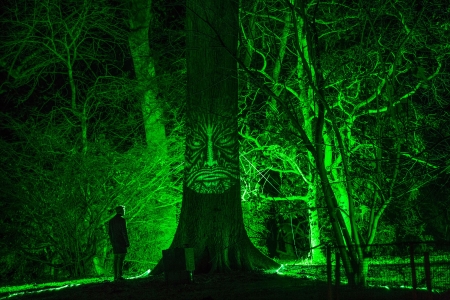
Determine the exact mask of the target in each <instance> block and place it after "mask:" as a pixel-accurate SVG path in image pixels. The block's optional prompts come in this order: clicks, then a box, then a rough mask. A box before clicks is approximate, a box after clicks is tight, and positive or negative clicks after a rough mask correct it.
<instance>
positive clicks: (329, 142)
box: [241, 1, 448, 284]
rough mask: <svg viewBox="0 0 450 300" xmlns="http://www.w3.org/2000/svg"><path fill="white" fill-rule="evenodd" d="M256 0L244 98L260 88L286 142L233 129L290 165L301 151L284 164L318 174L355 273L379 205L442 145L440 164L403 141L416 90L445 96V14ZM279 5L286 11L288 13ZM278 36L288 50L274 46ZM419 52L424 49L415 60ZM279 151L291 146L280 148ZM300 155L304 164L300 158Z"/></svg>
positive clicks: (400, 193) (411, 186)
mask: <svg viewBox="0 0 450 300" xmlns="http://www.w3.org/2000/svg"><path fill="white" fill-rule="evenodd" d="M265 4H266V8H265V9H261V11H258V9H256V10H253V11H251V10H249V11H248V12H247V13H248V15H249V16H257V20H256V21H252V22H256V23H257V24H258V25H259V26H256V28H258V30H259V31H257V32H256V33H252V34H249V35H248V36H250V37H257V39H255V38H253V40H249V41H248V42H247V43H246V44H245V47H246V51H247V52H248V53H250V54H245V56H244V58H243V60H242V61H241V66H242V68H243V69H244V70H245V72H246V74H247V77H248V78H249V81H250V83H251V84H255V88H254V89H253V91H254V92H253V93H254V95H252V94H251V93H252V91H251V90H250V92H247V95H248V96H249V98H250V97H251V98H250V99H256V95H257V94H258V93H260V92H261V91H262V92H264V93H265V94H266V96H267V97H268V98H269V99H268V100H267V103H268V104H269V105H270V109H271V110H274V111H276V112H277V113H275V114H274V115H276V116H278V118H275V120H276V121H277V122H283V121H285V120H289V123H288V124H289V125H288V126H285V125H284V124H283V123H278V124H283V125H281V126H279V127H278V128H277V127H272V128H273V129H272V130H271V131H272V132H274V131H275V132H279V133H280V132H283V134H286V139H285V140H286V142H287V143H286V144H285V145H289V146H290V147H292V149H289V150H288V148H287V147H286V146H281V147H280V145H277V144H273V141H274V138H273V136H271V135H270V134H268V133H264V134H259V135H258V133H257V132H256V131H254V130H252V129H250V130H243V131H242V133H243V136H244V137H245V138H246V139H247V140H248V141H249V144H254V145H255V146H254V148H253V149H252V150H259V151H261V152H264V151H265V153H266V154H267V153H269V151H270V150H275V151H276V154H270V156H271V158H272V159H273V160H272V163H271V164H272V166H276V165H277V164H278V165H283V164H282V163H278V162H281V161H283V162H284V165H283V168H279V170H280V171H284V170H286V171H289V169H290V168H287V166H288V165H289V164H291V162H292V161H294V162H295V161H296V160H297V161H301V162H303V164H300V169H298V168H294V169H295V170H300V171H301V172H299V173H302V174H310V175H309V176H311V175H316V176H319V178H320V182H321V187H322V191H321V193H322V195H323V196H324V198H325V200H326V203H327V206H328V214H329V217H330V218H329V221H330V222H331V224H332V227H333V232H334V238H335V243H336V244H337V245H338V246H340V248H341V254H342V257H343V260H344V264H345V268H346V271H347V275H348V277H349V281H350V282H355V283H357V284H363V283H364V276H365V272H366V271H367V269H366V268H365V261H364V258H365V256H366V253H365V252H369V251H371V250H370V244H371V243H373V242H374V240H375V237H376V232H377V228H378V226H380V220H381V217H382V216H383V213H384V212H385V210H386V209H387V207H388V206H389V205H390V203H392V202H393V201H398V200H400V199H402V198H403V197H405V194H408V193H410V192H413V191H414V190H415V189H416V188H417V187H419V186H422V185H425V184H427V182H429V181H431V180H434V179H435V178H436V176H438V174H440V173H442V172H443V171H444V170H445V160H446V159H447V157H446V156H442V154H443V152H441V154H440V157H441V158H440V159H439V163H438V164H430V160H428V159H423V158H421V157H423V156H424V155H426V156H428V155H429V154H431V153H430V152H429V151H432V149H433V147H430V148H429V149H426V148H425V147H423V148H421V149H420V150H419V151H416V152H413V149H414V147H415V146H414V145H415V144H416V143H415V142H414V141H413V140H411V138H412V137H413V136H415V137H416V141H417V140H419V141H420V140H421V139H420V138H419V139H417V138H418V131H419V129H420V128H419V127H417V125H418V123H417V121H418V120H420V119H422V117H421V116H420V115H419V114H417V112H418V108H419V107H421V106H423V104H422V101H420V100H419V99H418V97H422V95H424V94H429V93H428V91H429V90H430V88H429V86H430V85H431V84H433V86H434V88H433V89H431V90H434V91H436V93H434V94H429V96H430V98H432V99H435V100H436V102H434V105H438V106H441V107H445V106H446V105H447V104H445V101H443V98H445V96H444V95H445V94H446V92H445V90H444V89H442V88H441V87H442V86H443V84H442V83H443V82H445V81H446V79H445V78H446V75H445V72H443V71H442V66H443V64H444V61H445V60H446V59H447V57H448V51H447V50H446V46H445V45H446V44H448V39H446V38H445V37H446V36H447V35H445V31H446V30H447V29H446V28H447V25H446V23H445V21H444V19H443V15H441V14H439V13H436V7H439V6H442V5H441V4H435V3H429V4H428V5H426V6H413V7H409V6H408V5H406V4H405V3H396V5H390V4H388V3H373V2H371V3H370V4H368V3H365V2H364V3H362V2H361V3H356V2H355V3H353V4H352V5H348V4H337V3H320V2H304V1H290V2H286V3H285V5H286V6H283V5H280V3H279V2H265ZM366 4H367V5H366ZM286 10H287V11H290V12H291V17H286V13H284V12H285V11H286ZM445 10H446V8H444V7H440V9H439V10H437V11H445ZM263 11H264V13H263ZM267 12H271V13H267ZM272 12H273V13H272ZM280 16H285V17H284V18H283V17H280ZM431 18H437V19H439V22H438V23H439V24H440V25H432V24H433V22H432V21H431ZM417 19H418V20H420V22H419V21H417ZM289 20H291V21H290V22H289ZM414 20H416V21H414ZM250 23H251V22H250ZM286 23H290V24H291V26H292V28H293V34H292V35H291V36H292V39H288V40H287V41H285V40H283V37H285V36H286V29H285V28H286ZM388 24H389V25H388ZM425 24H427V25H425ZM387 26H389V30H387ZM249 28H254V27H251V26H249ZM427 28H429V30H432V32H433V39H434V41H433V42H427V39H426V36H428V34H429V33H430V32H429V31H428V32H427V31H426V30H427ZM263 32H268V33H269V34H264V33H263ZM361 32H363V34H362V33H361ZM244 36H245V34H244ZM288 36H289V35H288ZM258 39H259V40H258ZM284 44H287V45H288V46H287V47H288V50H287V51H286V53H287V54H291V53H292V56H291V55H283V54H282V51H280V52H274V51H273V49H282V48H283V45H284ZM252 48H254V49H252ZM273 53H275V55H274V54H273ZM422 53H426V57H427V58H426V59H424V58H422V59H421V61H420V65H419V64H418V62H417V58H418V57H420V56H421V55H423V54H422ZM249 57H253V59H254V61H255V63H254V64H253V65H252V64H249V63H248V58H249ZM422 57H423V56H422ZM280 61H282V63H281V65H280ZM293 66H295V67H293ZM280 68H281V69H280ZM272 70H273V71H272ZM276 70H281V75H277V71H276ZM437 91H439V92H437ZM271 99H274V100H276V102H274V101H273V100H271ZM411 100H413V101H411ZM417 100H419V101H417ZM435 107H436V106H435ZM267 110H269V109H267ZM413 110H414V112H415V113H414V114H413V113H412V111H413ZM387 113H388V114H387ZM442 117H444V118H443V119H441V120H445V116H442ZM444 124H445V121H444V123H443V125H444ZM444 126H445V125H444ZM280 128H284V129H285V130H284V131H282V130H280ZM255 132H256V133H255ZM408 132H414V134H409V135H408ZM444 136H445V134H444ZM422 145H423V143H422ZM282 148H284V149H283V150H281V149H282ZM296 148H298V150H297V149H296ZM304 149H306V150H307V153H305V151H304ZM252 150H249V152H250V151H252ZM420 151H422V152H420ZM413 153H415V154H413ZM285 154H289V156H287V157H285V159H281V155H285ZM297 156H299V157H300V158H303V160H300V159H298V158H297ZM277 161H278V162H277ZM310 166H314V168H313V169H311V170H308V168H309V167H310ZM412 170H414V171H412ZM297 172H298V171H297ZM413 172H414V173H413ZM413 174H416V175H413ZM419 174H423V175H425V174H426V175H425V177H424V178H426V180H418V178H419V177H418V175H419ZM294 197H296V196H294ZM281 198H283V197H281ZM285 198H289V197H285ZM298 198H299V199H303V197H302V195H299V197H298ZM351 245H355V247H351ZM345 247H348V250H345Z"/></svg>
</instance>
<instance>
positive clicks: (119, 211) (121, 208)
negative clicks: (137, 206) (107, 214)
mask: <svg viewBox="0 0 450 300" xmlns="http://www.w3.org/2000/svg"><path fill="white" fill-rule="evenodd" d="M115 209H116V213H117V214H118V215H122V216H124V215H125V206H123V205H119V206H117V207H116V208H115Z"/></svg>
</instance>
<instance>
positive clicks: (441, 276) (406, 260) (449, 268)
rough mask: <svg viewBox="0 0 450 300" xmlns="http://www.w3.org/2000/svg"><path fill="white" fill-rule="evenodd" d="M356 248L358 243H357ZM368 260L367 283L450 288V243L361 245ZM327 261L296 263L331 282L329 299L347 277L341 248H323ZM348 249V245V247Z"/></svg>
mask: <svg viewBox="0 0 450 300" xmlns="http://www.w3.org/2000/svg"><path fill="white" fill-rule="evenodd" d="M353 247H356V246H353ZM361 247H362V250H363V252H364V253H365V257H366V260H367V263H368V270H367V276H366V285H367V286H373V287H375V286H378V287H381V286H385V287H389V288H411V289H412V290H414V291H415V290H416V289H423V290H428V291H429V292H443V291H447V290H448V289H449V287H450V243H449V242H445V243H437V242H408V243H395V244H374V245H371V246H370V251H366V250H367V247H366V246H361ZM323 250H324V253H326V254H327V263H326V264H319V265H305V266H296V267H295V268H296V269H297V270H296V271H298V273H299V274H302V275H304V276H306V277H314V278H317V279H321V280H326V281H327V282H328V289H329V290H328V298H329V299H332V298H333V297H332V294H338V290H339V286H340V285H341V284H346V283H348V282H347V276H346V274H345V271H344V266H343V264H342V260H341V258H340V252H339V251H338V250H339V247H335V246H328V247H327V248H325V249H323ZM347 250H348V248H347Z"/></svg>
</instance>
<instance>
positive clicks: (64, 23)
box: [0, 0, 450, 282]
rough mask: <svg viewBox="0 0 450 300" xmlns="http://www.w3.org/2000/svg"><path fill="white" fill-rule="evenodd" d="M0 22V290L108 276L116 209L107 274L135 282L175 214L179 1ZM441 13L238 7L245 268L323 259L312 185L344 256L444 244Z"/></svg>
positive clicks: (448, 69)
mask: <svg viewBox="0 0 450 300" xmlns="http://www.w3.org/2000/svg"><path fill="white" fill-rule="evenodd" d="M199 1H200V0H199ZM2 7H4V8H5V9H4V10H3V12H2V14H1V18H0V22H1V23H0V24H1V25H0V26H1V32H2V43H1V45H0V75H1V84H0V95H1V103H2V106H1V108H2V109H1V112H0V113H1V118H0V120H1V121H0V130H1V139H0V143H1V145H0V151H1V155H0V164H1V170H2V172H0V176H1V178H0V186H1V193H0V197H1V201H0V205H1V207H0V209H1V212H2V218H1V219H0V222H1V223H0V245H1V247H0V264H1V265H2V266H4V267H3V268H2V269H1V270H0V280H1V281H2V282H13V281H37V280H46V279H49V278H53V279H62V278H68V277H70V278H74V277H86V276H96V275H97V276H98V275H104V274H105V273H108V272H110V270H109V269H110V265H111V264H110V260H111V258H112V253H111V249H110V246H109V243H108V240H107V235H106V231H105V222H107V221H108V220H109V219H110V218H111V217H112V216H113V214H112V211H111V209H112V208H114V207H115V206H116V205H118V204H122V205H125V206H126V207H127V220H128V221H127V222H128V230H129V233H130V240H131V248H130V250H129V254H128V255H127V260H126V265H125V269H126V270H127V271H128V273H129V274H133V273H136V274H137V273H139V272H143V271H146V270H148V269H152V268H153V266H154V265H156V263H157V262H158V260H159V258H160V257H161V250H163V249H166V248H168V247H169V245H170V243H171V241H172V238H173V235H174V233H175V229H176V227H177V219H178V214H179V212H180V208H181V207H180V205H181V197H182V183H183V163H184V150H185V145H184V139H185V134H184V114H185V98H186V59H185V50H186V47H185V35H186V32H185V30H184V28H185V15H186V5H185V3H183V2H182V1H176V0H172V1H166V0H153V1H150V0H147V1H144V0H141V1H137V0H127V1H125V0H123V1H118V0H117V1H103V0H96V1H89V0H86V1H74V0H70V1H58V0H46V1H25V0H15V1H8V2H7V3H3V4H2ZM449 15H450V3H445V1H438V0H430V1H425V2H423V1H409V0H404V1H390V0H379V1H367V0H360V1H339V2H338V3H337V2H335V1H329V2H326V1H316V0H313V1H293V0H292V1H262V0H253V1H241V3H240V10H239V20H238V21H239V28H240V30H241V31H240V36H239V51H238V56H237V57H236V63H237V64H238V66H239V108H240V113H239V135H240V137H239V139H240V140H239V141H240V169H241V185H242V191H241V195H242V208H243V211H244V223H245V226H246V229H247V233H248V235H249V236H250V238H251V240H252V242H253V243H254V244H255V245H256V246H257V247H258V248H259V249H260V250H261V251H262V252H263V253H265V254H267V255H268V256H269V257H272V258H275V259H302V260H304V259H309V260H310V261H314V262H320V261H321V260H322V259H323V255H324V253H323V252H322V250H321V249H322V248H321V246H323V245H326V244H330V243H336V239H337V237H336V234H334V233H333V229H332V224H331V222H330V211H329V210H327V205H326V199H327V196H326V195H324V190H323V189H322V188H321V184H324V181H327V182H328V183H329V184H330V186H331V192H332V193H333V194H334V195H335V198H336V200H337V205H338V209H339V210H340V211H341V212H342V216H343V217H342V222H343V224H344V226H345V227H347V229H348V232H351V233H352V234H353V240H354V241H355V242H356V241H359V242H358V243H359V244H363V245H366V246H367V245H372V244H380V243H395V242H405V241H447V242H448V241H450V228H449V224H450V182H449V180H450V175H449V174H450V88H449V87H450V19H449ZM308 141H309V142H308ZM314 153H316V154H314ZM319 153H322V154H319ZM320 155H321V156H320ZM318 161H321V162H323V163H322V164H321V165H320V166H319V167H320V168H319V167H318V164H317V162H318ZM331 219H332V218H331ZM366 251H368V252H370V251H375V250H371V249H370V248H366Z"/></svg>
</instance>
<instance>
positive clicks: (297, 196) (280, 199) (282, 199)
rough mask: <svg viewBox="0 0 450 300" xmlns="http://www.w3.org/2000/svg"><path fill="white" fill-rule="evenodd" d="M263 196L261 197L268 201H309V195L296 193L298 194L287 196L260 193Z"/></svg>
mask: <svg viewBox="0 0 450 300" xmlns="http://www.w3.org/2000/svg"><path fill="white" fill-rule="evenodd" d="M259 196H260V197H261V199H264V200H268V201H299V200H300V201H308V200H309V197H308V196H301V195H296V196H287V197H271V196H265V195H263V194H260V195H259Z"/></svg>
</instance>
